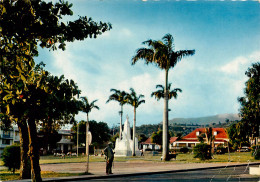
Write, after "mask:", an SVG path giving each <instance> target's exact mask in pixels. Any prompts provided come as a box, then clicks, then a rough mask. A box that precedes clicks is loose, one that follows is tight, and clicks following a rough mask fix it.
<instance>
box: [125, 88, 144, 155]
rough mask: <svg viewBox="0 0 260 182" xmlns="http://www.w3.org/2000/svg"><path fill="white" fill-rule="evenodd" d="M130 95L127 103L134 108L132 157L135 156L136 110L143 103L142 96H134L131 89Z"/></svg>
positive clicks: (134, 93)
mask: <svg viewBox="0 0 260 182" xmlns="http://www.w3.org/2000/svg"><path fill="white" fill-rule="evenodd" d="M130 91H131V93H130V94H128V96H127V103H128V104H130V105H131V106H133V107H134V123H133V153H132V154H133V156H135V123H136V108H138V107H139V106H140V105H141V104H142V103H145V100H143V99H142V98H144V95H142V94H141V95H139V96H137V95H136V92H135V90H134V89H133V88H130Z"/></svg>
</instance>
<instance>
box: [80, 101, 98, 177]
mask: <svg viewBox="0 0 260 182" xmlns="http://www.w3.org/2000/svg"><path fill="white" fill-rule="evenodd" d="M81 100H82V102H81V111H83V112H85V113H87V123H86V155H87V169H86V173H88V169H89V166H88V165H89V143H88V141H89V139H88V131H89V117H88V116H89V113H90V112H91V110H92V109H94V108H95V109H98V110H99V107H98V106H96V105H95V102H97V100H94V101H92V102H89V100H88V98H87V97H81Z"/></svg>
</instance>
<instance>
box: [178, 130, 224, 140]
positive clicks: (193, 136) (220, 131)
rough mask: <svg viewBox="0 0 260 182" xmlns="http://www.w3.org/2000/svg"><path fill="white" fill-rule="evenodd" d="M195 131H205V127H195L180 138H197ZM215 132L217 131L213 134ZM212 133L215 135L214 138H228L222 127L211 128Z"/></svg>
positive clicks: (200, 132)
mask: <svg viewBox="0 0 260 182" xmlns="http://www.w3.org/2000/svg"><path fill="white" fill-rule="evenodd" d="M197 132H199V135H200V134H202V133H205V132H206V128H197V129H195V130H194V131H193V132H191V133H189V134H188V135H186V136H184V137H183V138H182V139H187V140H192V139H195V140H197V137H198V135H197ZM215 132H217V135H215ZM212 134H213V135H215V140H220V139H228V135H227V133H226V131H225V129H224V128H212Z"/></svg>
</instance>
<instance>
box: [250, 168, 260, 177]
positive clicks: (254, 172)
mask: <svg viewBox="0 0 260 182" xmlns="http://www.w3.org/2000/svg"><path fill="white" fill-rule="evenodd" d="M249 174H251V175H258V176H260V166H259V167H249Z"/></svg>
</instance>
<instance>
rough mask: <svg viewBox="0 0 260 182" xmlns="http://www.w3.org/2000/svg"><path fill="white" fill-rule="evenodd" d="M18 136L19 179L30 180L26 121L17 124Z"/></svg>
mask: <svg viewBox="0 0 260 182" xmlns="http://www.w3.org/2000/svg"><path fill="white" fill-rule="evenodd" d="M17 124H18V128H19V135H20V157H21V165H20V179H30V178H31V166H30V160H29V156H28V152H29V136H28V128H27V123H26V120H22V121H21V122H18V123H17Z"/></svg>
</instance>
